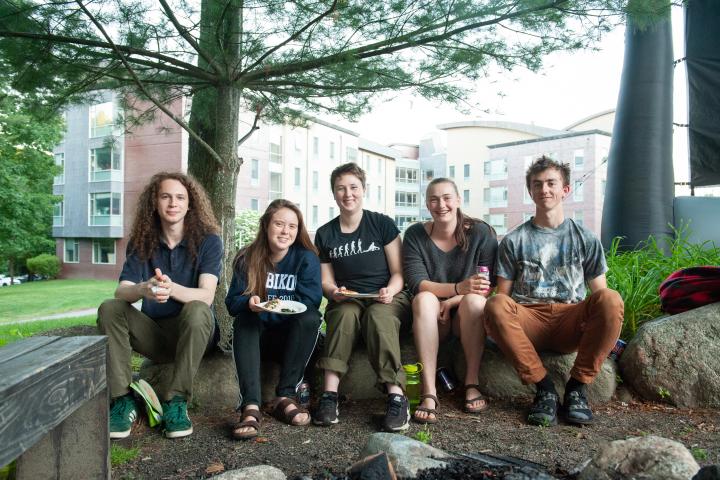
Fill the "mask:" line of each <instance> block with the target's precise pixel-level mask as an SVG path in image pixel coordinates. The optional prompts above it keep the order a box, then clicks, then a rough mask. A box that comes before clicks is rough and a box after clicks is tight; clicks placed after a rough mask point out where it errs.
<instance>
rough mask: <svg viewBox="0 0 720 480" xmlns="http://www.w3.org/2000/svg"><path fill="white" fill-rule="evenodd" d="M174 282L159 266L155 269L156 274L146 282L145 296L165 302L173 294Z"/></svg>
mask: <svg viewBox="0 0 720 480" xmlns="http://www.w3.org/2000/svg"><path fill="white" fill-rule="evenodd" d="M172 286H173V282H172V280H170V277H168V276H167V275H165V274H163V273H162V270H160V269H159V268H156V269H155V276H154V277H152V278H151V279H150V280H148V281H147V282H145V291H144V297H145V298H147V299H149V300H154V301H156V302H158V303H165V302H167V301H168V300H169V299H170V296H171V294H172Z"/></svg>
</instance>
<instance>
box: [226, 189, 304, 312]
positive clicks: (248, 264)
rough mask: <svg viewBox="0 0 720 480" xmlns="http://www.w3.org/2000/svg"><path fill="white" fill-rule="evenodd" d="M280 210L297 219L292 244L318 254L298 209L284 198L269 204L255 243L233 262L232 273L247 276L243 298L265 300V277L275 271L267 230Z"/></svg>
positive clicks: (241, 252) (240, 253)
mask: <svg viewBox="0 0 720 480" xmlns="http://www.w3.org/2000/svg"><path fill="white" fill-rule="evenodd" d="M283 208H287V209H289V210H292V211H293V213H295V215H296V216H297V219H298V229H297V235H296V237H295V242H294V243H298V244H300V246H302V247H303V248H304V249H305V250H310V251H311V252H313V253H314V254H315V255H317V253H318V252H317V249H316V248H315V245H313V243H312V241H311V240H310V235H308V232H307V228H305V221H304V220H303V215H302V212H301V211H300V209H299V208H298V207H297V205H295V204H294V203H292V202H291V201H289V200H285V199H283V198H278V199H277V200H273V201H272V202H270V205H268V207H267V209H266V210H265V213H263V215H262V217H260V228H259V229H258V232H257V235H256V236H255V240H253V241H252V243H251V244H250V245H248V246H247V247H245V248H243V249H242V250H240V251H239V252H238V253H237V255H235V260H234V261H233V269H234V270H235V274H236V275H242V274H243V270H244V272H245V273H246V274H247V288H246V289H245V291H244V292H243V295H257V296H258V297H260V298H261V299H265V296H266V295H267V290H266V289H265V282H266V280H267V274H268V272H272V271H273V270H274V269H275V266H274V265H273V263H272V261H271V260H270V255H271V252H270V242H268V233H267V232H268V229H269V228H270V222H271V221H272V217H273V215H275V212H277V211H278V210H280V209H283ZM263 301H264V300H263Z"/></svg>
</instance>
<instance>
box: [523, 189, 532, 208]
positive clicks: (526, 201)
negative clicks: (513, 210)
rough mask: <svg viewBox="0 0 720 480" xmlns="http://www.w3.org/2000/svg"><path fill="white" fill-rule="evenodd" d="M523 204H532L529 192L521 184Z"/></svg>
mask: <svg viewBox="0 0 720 480" xmlns="http://www.w3.org/2000/svg"><path fill="white" fill-rule="evenodd" d="M523 203H524V204H530V203H533V200H532V197H531V196H530V191H529V190H528V189H527V187H526V186H525V185H524V184H523Z"/></svg>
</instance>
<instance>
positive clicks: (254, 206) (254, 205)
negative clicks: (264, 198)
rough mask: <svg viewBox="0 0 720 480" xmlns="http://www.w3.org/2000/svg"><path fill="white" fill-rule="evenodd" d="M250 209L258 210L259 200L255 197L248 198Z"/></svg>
mask: <svg viewBox="0 0 720 480" xmlns="http://www.w3.org/2000/svg"><path fill="white" fill-rule="evenodd" d="M250 210H253V211H255V212H259V211H260V201H259V200H258V199H257V198H251V199H250Z"/></svg>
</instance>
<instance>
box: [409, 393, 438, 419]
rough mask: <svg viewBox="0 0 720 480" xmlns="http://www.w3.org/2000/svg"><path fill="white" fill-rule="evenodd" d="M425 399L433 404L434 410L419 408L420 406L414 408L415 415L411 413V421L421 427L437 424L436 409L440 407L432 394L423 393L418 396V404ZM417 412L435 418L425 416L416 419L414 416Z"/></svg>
mask: <svg viewBox="0 0 720 480" xmlns="http://www.w3.org/2000/svg"><path fill="white" fill-rule="evenodd" d="M425 398H429V399H430V400H432V401H433V402H435V408H427V407H420V406H418V407H415V413H413V421H414V422H416V423H420V424H423V425H425V424H433V423H437V421H438V413H437V409H438V407H440V401H439V400H438V399H437V397H436V396H435V395H433V394H432V393H423V394H422V395H420V403H422V401H423V399H425ZM417 412H425V413H427V414H428V415H434V416H435V418H430V417H429V416H427V417H425V418H418V417H417V416H416V415H415V414H416V413H417Z"/></svg>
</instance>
